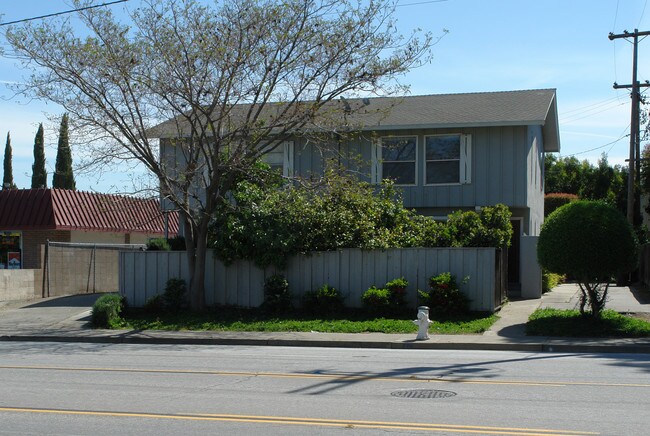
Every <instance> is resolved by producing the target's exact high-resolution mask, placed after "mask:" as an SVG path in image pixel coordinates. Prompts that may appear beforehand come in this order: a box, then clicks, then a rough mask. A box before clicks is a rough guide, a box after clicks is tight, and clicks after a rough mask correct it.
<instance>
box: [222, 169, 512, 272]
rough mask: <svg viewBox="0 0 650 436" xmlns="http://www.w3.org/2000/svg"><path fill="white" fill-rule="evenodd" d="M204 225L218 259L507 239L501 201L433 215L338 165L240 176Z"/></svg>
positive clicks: (261, 260)
mask: <svg viewBox="0 0 650 436" xmlns="http://www.w3.org/2000/svg"><path fill="white" fill-rule="evenodd" d="M232 198H233V201H232V202H225V203H224V204H223V205H222V206H221V209H220V210H219V211H218V212H217V213H216V215H215V217H214V220H213V222H212V225H211V227H210V235H209V246H210V247H211V248H213V249H214V252H215V255H216V256H217V257H218V258H219V259H221V260H222V261H223V262H225V263H226V264H228V263H231V262H233V261H234V260H237V259H247V260H253V261H254V262H255V263H256V264H257V265H259V266H260V267H267V266H269V265H273V266H276V267H278V268H284V267H285V266H286V264H287V261H288V259H289V258H290V257H291V256H294V255H296V254H299V253H307V252H311V251H327V250H337V249H341V248H362V249H386V248H404V247H449V246H455V247H465V246H495V247H502V246H504V245H507V244H508V243H509V241H510V237H511V234H512V226H511V224H510V216H511V213H510V211H509V209H508V208H507V207H506V206H504V205H497V206H494V207H485V208H483V209H482V210H481V212H480V213H476V212H474V211H471V212H464V213H460V212H459V213H457V214H452V215H451V216H450V219H449V222H447V223H445V222H436V221H434V220H433V219H432V218H430V217H425V216H421V215H417V214H415V213H414V212H413V211H411V210H408V209H406V208H405V207H404V205H403V203H402V199H401V196H400V194H399V193H398V192H397V191H396V189H395V187H394V185H393V183H392V182H390V181H385V182H384V183H383V184H382V185H381V187H380V188H379V189H377V187H376V186H373V185H370V184H368V183H364V182H360V181H358V179H356V178H355V177H354V176H350V175H346V174H345V173H342V172H341V171H340V170H339V171H337V170H331V169H330V170H327V171H326V176H325V178H324V179H322V180H318V181H315V182H314V183H309V182H308V181H303V182H302V183H300V184H295V185H282V184H277V183H275V184H274V183H260V182H259V181H257V180H244V181H242V182H240V183H239V184H238V185H237V188H236V189H235V190H234V192H233V193H232Z"/></svg>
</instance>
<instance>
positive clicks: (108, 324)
mask: <svg viewBox="0 0 650 436" xmlns="http://www.w3.org/2000/svg"><path fill="white" fill-rule="evenodd" d="M125 306H126V301H125V299H124V297H122V296H120V295H117V294H106V295H102V296H101V297H99V298H98V299H97V301H95V304H93V308H92V314H91V323H92V325H93V327H95V328H112V327H114V326H115V324H116V323H118V322H119V321H120V319H121V315H122V310H123V309H124V307H125Z"/></svg>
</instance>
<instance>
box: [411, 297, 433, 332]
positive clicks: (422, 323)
mask: <svg viewBox="0 0 650 436" xmlns="http://www.w3.org/2000/svg"><path fill="white" fill-rule="evenodd" d="M432 322H433V321H431V320H430V319H429V308H428V307H427V306H420V307H418V319H416V320H413V323H414V324H417V325H418V327H419V328H418V337H417V338H415V340H416V341H424V340H426V339H429V326H430V325H431V323H432Z"/></svg>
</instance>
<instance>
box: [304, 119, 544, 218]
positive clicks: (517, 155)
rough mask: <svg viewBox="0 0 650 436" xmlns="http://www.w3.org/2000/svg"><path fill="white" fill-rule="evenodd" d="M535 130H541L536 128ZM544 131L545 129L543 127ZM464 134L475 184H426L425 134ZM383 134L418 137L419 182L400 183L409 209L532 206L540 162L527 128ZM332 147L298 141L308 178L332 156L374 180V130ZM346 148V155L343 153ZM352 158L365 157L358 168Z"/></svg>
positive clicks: (411, 131) (362, 176)
mask: <svg viewBox="0 0 650 436" xmlns="http://www.w3.org/2000/svg"><path fill="white" fill-rule="evenodd" d="M533 130H535V128H533ZM537 130H539V131H540V132H541V127H539V128H537ZM445 133H460V134H469V135H471V141H472V147H471V168H472V174H471V183H469V184H450V185H440V186H425V185H424V180H425V166H426V162H425V156H424V137H425V136H426V135H434V134H445ZM381 136H417V138H418V149H417V163H416V165H417V169H416V173H417V174H416V178H417V185H416V186H400V189H401V190H402V192H403V197H404V204H405V206H406V207H409V208H451V209H456V208H473V207H475V206H490V205H494V204H497V203H503V204H506V205H507V206H510V207H527V206H529V203H530V202H529V199H528V196H529V195H530V190H529V186H528V183H529V177H530V174H529V171H530V169H531V165H533V164H535V163H536V162H537V161H536V160H535V161H533V160H531V157H530V151H531V144H530V142H529V141H531V140H532V139H533V137H532V136H531V135H530V134H529V129H528V128H527V127H526V126H505V127H484V128H466V129H435V130H400V131H385V132H380V135H379V137H381ZM330 147H332V146H331V145H330ZM334 147H335V148H336V150H332V149H331V148H330V152H324V151H323V148H326V147H319V146H317V145H315V144H305V142H304V141H302V142H301V141H296V149H295V154H294V156H295V157H294V164H295V172H296V174H298V175H301V176H303V177H308V176H309V175H312V174H318V175H320V174H322V172H323V168H324V159H325V158H326V157H332V158H337V159H338V158H340V160H339V161H340V162H341V163H342V164H344V165H346V166H347V167H349V168H351V169H352V170H354V171H357V172H358V173H359V174H360V177H361V179H362V180H368V175H369V174H370V172H371V147H372V140H371V139H370V134H367V135H365V136H364V137H361V138H359V139H355V140H351V141H348V142H345V143H343V144H341V146H340V147H339V145H338V144H336V145H335V146H334ZM339 148H340V153H339ZM352 156H359V157H360V158H361V161H362V162H363V164H362V165H361V166H360V167H358V166H357V165H355V164H351V162H353V159H352Z"/></svg>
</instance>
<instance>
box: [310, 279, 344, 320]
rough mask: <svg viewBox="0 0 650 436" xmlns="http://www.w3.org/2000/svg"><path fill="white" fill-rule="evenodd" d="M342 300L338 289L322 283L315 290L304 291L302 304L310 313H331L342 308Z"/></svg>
mask: <svg viewBox="0 0 650 436" xmlns="http://www.w3.org/2000/svg"><path fill="white" fill-rule="evenodd" d="M343 301H344V298H343V295H342V294H341V292H340V291H339V290H338V289H336V288H333V287H331V286H328V285H323V286H322V287H321V288H319V289H318V290H316V291H310V292H307V293H305V295H304V296H303V300H302V304H303V307H304V308H305V309H307V310H308V311H309V312H311V313H317V314H331V313H335V312H337V311H339V310H341V309H343Z"/></svg>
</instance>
